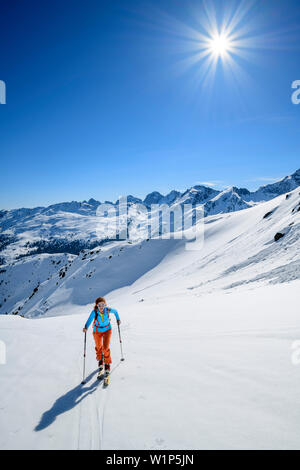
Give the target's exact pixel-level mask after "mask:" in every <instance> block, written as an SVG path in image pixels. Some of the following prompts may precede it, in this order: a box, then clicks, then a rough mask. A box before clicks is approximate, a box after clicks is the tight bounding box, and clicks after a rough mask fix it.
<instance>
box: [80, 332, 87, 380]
mask: <svg viewBox="0 0 300 470" xmlns="http://www.w3.org/2000/svg"><path fill="white" fill-rule="evenodd" d="M85 357H86V331H85V332H84V348H83V379H82V382H81V383H82V385H84V384H85V383H86V382H85Z"/></svg>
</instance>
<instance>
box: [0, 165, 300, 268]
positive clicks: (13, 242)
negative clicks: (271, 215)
mask: <svg viewBox="0 0 300 470" xmlns="http://www.w3.org/2000/svg"><path fill="white" fill-rule="evenodd" d="M299 185H300V170H298V171H296V172H295V173H294V174H293V175H291V176H288V177H286V178H284V179H283V180H281V181H279V182H277V183H273V184H269V185H266V186H262V187H261V188H259V189H258V190H257V191H254V192H250V191H248V190H247V189H245V188H236V187H232V188H228V189H225V190H223V191H218V190H215V189H212V188H210V187H206V186H203V185H195V186H193V187H192V188H189V189H188V190H186V191H184V192H179V191H175V190H173V191H171V192H170V193H169V194H167V195H162V194H160V193H159V192H157V191H154V192H152V193H150V194H148V195H147V196H146V197H145V199H144V200H141V199H140V198H136V197H135V196H132V195H130V196H127V201H128V205H129V206H130V208H131V215H130V223H131V225H132V226H134V225H139V224H141V223H142V222H143V223H146V217H145V216H144V221H142V220H141V217H142V215H141V213H140V211H139V210H138V205H139V204H144V205H145V206H147V207H148V208H149V207H150V206H151V205H153V204H157V205H162V204H166V205H168V206H169V207H170V209H171V210H172V209H173V208H176V207H177V206H178V205H183V204H187V203H189V204H194V205H203V209H204V215H205V216H206V217H207V216H210V215H216V214H223V213H228V212H234V211H239V210H242V209H248V208H249V207H251V206H253V205H255V204H258V203H261V202H264V201H269V200H270V199H273V198H275V197H277V196H279V195H281V194H285V193H287V192H289V191H292V190H293V189H295V188H296V187H298V186H299ZM117 202H118V201H116V202H115V203H113V202H110V201H105V203H109V204H111V205H113V206H115V205H116V204H117ZM100 205H101V202H100V201H96V200H95V199H89V200H88V201H83V202H77V201H72V202H64V203H59V204H53V205H51V206H48V207H35V208H33V209H27V208H21V209H14V210H9V211H0V265H1V264H5V263H11V262H13V261H14V260H16V259H18V258H19V257H23V256H28V255H31V254H34V253H35V254H40V253H70V254H74V255H78V254H79V252H80V251H81V250H83V249H93V248H94V247H97V246H99V244H104V243H106V242H107V240H106V236H105V234H104V233H103V236H102V237H101V233H100V234H99V216H98V215H97V209H98V208H99V206H100ZM135 206H136V207H137V210H135ZM135 219H136V220H135ZM174 230H176V227H175V228H174Z"/></svg>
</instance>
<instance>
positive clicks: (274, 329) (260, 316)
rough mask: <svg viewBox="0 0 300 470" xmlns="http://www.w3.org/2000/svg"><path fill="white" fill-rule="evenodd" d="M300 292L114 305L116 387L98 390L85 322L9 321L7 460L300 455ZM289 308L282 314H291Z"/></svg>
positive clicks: (126, 298) (77, 318)
mask: <svg viewBox="0 0 300 470" xmlns="http://www.w3.org/2000/svg"><path fill="white" fill-rule="evenodd" d="M299 287H300V283H299V281H294V282H293V283H291V284H288V285H277V286H265V287H261V288H260V289H257V290H255V291H247V292H243V293H240V292H235V293H230V294H228V293H227V294H225V293H222V294H220V293H219V294H217V295H215V296H204V297H201V298H196V297H193V296H192V295H187V296H185V298H177V297H174V298H170V299H164V300H163V299H160V300H157V299H155V298H153V299H152V302H151V304H150V303H146V302H145V303H136V302H134V301H133V298H132V296H131V295H130V294H129V293H127V294H126V295H125V294H124V295H121V296H118V297H117V300H115V301H113V297H114V296H109V299H110V303H111V305H114V306H116V307H118V309H119V312H120V314H121V317H122V321H123V322H122V333H123V343H124V353H125V358H126V359H125V362H122V363H120V362H119V358H120V351H119V344H118V337H117V332H116V327H115V324H114V332H113V338H112V356H113V361H114V363H113V370H112V374H111V381H110V386H109V388H108V389H103V388H102V385H101V384H99V383H98V382H97V381H96V361H95V358H94V347H93V340H92V337H91V336H89V338H88V355H87V374H88V381H87V384H86V385H85V386H82V385H80V381H81V366H82V356H81V353H82V345H83V344H82V342H83V335H82V333H81V328H82V325H83V323H84V321H85V319H86V317H87V315H88V313H89V310H90V308H91V305H90V306H85V307H81V312H82V313H81V314H79V315H70V316H67V317H64V316H60V317H52V318H46V319H38V320H35V321H31V320H26V319H23V318H21V317H12V316H2V317H1V318H0V321H1V336H2V338H3V339H4V340H5V343H6V345H7V364H6V365H5V366H0V367H1V388H0V403H1V408H0V417H1V419H0V431H1V432H0V448H1V449H20V448H21V449H158V450H163V449H254V448H257V449H299V448H300V442H299V431H300V429H299V422H300V398H299V393H298V385H299V379H300V366H295V365H293V364H292V362H291V353H292V350H291V345H292V343H293V341H294V340H297V339H299V338H300V321H299V310H298V307H297V305H298V303H297V300H298V298H299ZM284 307H285V309H284Z"/></svg>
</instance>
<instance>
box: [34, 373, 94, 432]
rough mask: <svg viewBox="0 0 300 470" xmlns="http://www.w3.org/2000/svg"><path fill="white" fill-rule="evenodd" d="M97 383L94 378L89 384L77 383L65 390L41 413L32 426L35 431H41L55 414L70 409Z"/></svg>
mask: <svg viewBox="0 0 300 470" xmlns="http://www.w3.org/2000/svg"><path fill="white" fill-rule="evenodd" d="M97 372H98V370H97V369H96V370H94V371H93V372H92V373H91V374H90V375H89V376H88V377H87V378H86V382H88V381H89V380H91V379H92V377H93V376H94V375H95V374H96V373H97ZM98 385H99V380H97V379H96V380H95V381H94V382H93V383H92V384H91V385H90V386H88V387H84V386H83V385H77V386H76V387H75V388H73V389H72V390H70V391H69V392H67V393H66V394H65V395H63V396H62V397H60V398H58V399H57V400H56V402H55V403H53V405H52V407H51V408H50V410H48V411H45V413H43V415H42V417H41V420H40V422H39V424H38V425H37V426H36V427H35V428H34V430H35V431H36V432H38V431H42V430H43V429H45V428H47V427H48V426H50V425H51V424H52V423H53V422H54V421H55V420H56V418H57V416H59V415H61V414H63V413H65V412H66V411H69V410H71V409H72V408H74V407H75V406H77V405H79V403H80V402H81V401H82V400H84V398H86V397H87V396H88V395H91V394H92V393H94V392H95V390H97V386H98Z"/></svg>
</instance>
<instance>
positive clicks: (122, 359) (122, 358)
mask: <svg viewBox="0 0 300 470" xmlns="http://www.w3.org/2000/svg"><path fill="white" fill-rule="evenodd" d="M118 331H119V338H120V347H121V361H125V359H124V357H123V349H122V340H121V332H120V325H119V323H118Z"/></svg>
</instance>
